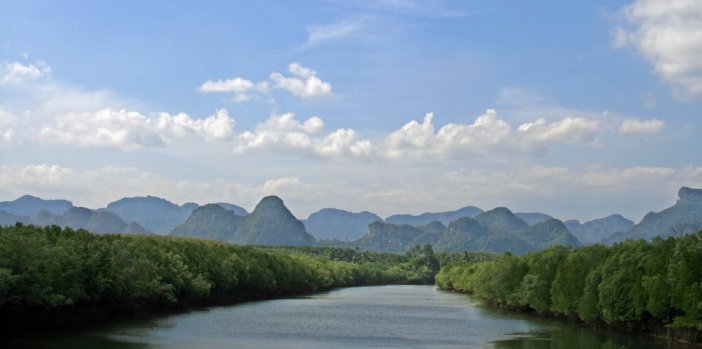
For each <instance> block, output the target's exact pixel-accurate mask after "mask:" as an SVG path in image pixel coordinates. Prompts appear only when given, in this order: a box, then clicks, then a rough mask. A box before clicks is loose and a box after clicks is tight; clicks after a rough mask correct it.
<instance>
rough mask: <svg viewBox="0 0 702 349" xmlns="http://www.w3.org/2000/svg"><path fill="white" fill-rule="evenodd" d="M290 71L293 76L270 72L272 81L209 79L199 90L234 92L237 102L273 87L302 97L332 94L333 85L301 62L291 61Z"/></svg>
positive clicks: (206, 91) (234, 99)
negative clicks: (254, 81)
mask: <svg viewBox="0 0 702 349" xmlns="http://www.w3.org/2000/svg"><path fill="white" fill-rule="evenodd" d="M288 72H290V74H291V75H292V76H284V75H283V74H281V73H279V72H273V73H271V74H270V76H269V79H270V81H261V82H258V83H253V82H252V81H251V80H247V79H243V78H240V77H236V78H232V79H226V80H208V81H205V82H203V83H202V84H201V85H200V86H199V87H198V91H200V92H205V93H223V92H224V93H233V94H234V97H233V99H232V100H233V101H234V102H235V103H241V102H246V101H248V100H251V98H252V97H253V96H255V95H257V94H258V95H261V94H264V95H265V94H267V93H270V91H271V88H276V89H283V90H287V91H289V92H290V93H292V94H293V95H295V96H297V97H300V98H310V97H320V96H328V95H331V94H332V85H331V84H330V83H328V82H325V81H322V80H321V79H320V78H318V77H317V72H315V71H314V70H312V69H310V68H308V67H305V66H302V65H301V64H300V63H295V62H293V63H290V65H288Z"/></svg>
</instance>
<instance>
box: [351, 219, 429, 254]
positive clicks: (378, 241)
mask: <svg viewBox="0 0 702 349" xmlns="http://www.w3.org/2000/svg"><path fill="white" fill-rule="evenodd" d="M425 233H426V232H425V231H424V230H423V229H421V228H418V227H415V226H412V225H409V224H391V223H383V222H381V221H376V222H373V223H371V224H370V225H369V226H368V233H367V234H366V235H364V236H363V237H362V238H360V239H359V240H358V241H357V244H358V245H359V246H361V247H363V248H366V249H369V250H375V251H388V252H404V251H405V250H406V249H408V248H409V247H410V246H411V245H410V244H411V243H412V241H413V240H414V239H416V238H418V237H419V236H420V235H423V234H425Z"/></svg>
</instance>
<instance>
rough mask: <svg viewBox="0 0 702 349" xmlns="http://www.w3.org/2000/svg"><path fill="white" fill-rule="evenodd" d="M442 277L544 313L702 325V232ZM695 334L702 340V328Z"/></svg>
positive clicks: (521, 259) (474, 266)
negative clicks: (701, 333) (700, 332)
mask: <svg viewBox="0 0 702 349" xmlns="http://www.w3.org/2000/svg"><path fill="white" fill-rule="evenodd" d="M436 282H437V285H438V286H439V287H441V288H443V289H449V290H456V291H459V292H465V293H472V294H475V295H477V296H480V297H481V298H483V299H486V300H488V301H489V302H492V303H495V304H498V305H501V306H506V307H511V308H517V309H522V310H533V311H535V312H537V313H539V314H544V315H555V316H562V317H568V318H572V319H578V320H581V321H583V322H592V323H599V324H603V325H606V326H611V327H617V328H625V329H630V330H642V331H655V330H661V329H663V327H662V326H661V325H664V324H668V325H670V326H669V327H673V328H692V329H696V330H697V331H702V232H699V233H697V234H692V235H686V236H683V237H679V238H668V239H665V240H663V239H660V238H659V239H655V240H653V241H652V242H646V241H644V240H637V241H634V240H628V241H625V242H622V243H618V244H615V245H613V246H611V247H607V246H603V245H592V246H586V247H580V248H577V249H574V250H572V249H570V248H566V247H562V246H555V247H551V248H548V249H545V250H542V251H539V252H535V253H530V254H527V255H524V256H512V255H510V254H505V255H503V256H501V257H499V258H497V259H496V260H494V261H490V262H479V263H470V262H457V263H453V264H451V265H449V266H447V267H445V268H443V269H442V270H441V272H440V273H439V274H438V275H437V277H436ZM693 332H694V331H693ZM694 335H695V336H698V337H697V338H696V340H700V338H699V332H697V333H695V334H694Z"/></svg>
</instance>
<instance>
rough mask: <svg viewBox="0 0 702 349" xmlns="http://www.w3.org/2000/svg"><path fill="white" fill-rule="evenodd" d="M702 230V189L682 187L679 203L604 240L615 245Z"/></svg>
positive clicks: (679, 192)
mask: <svg viewBox="0 0 702 349" xmlns="http://www.w3.org/2000/svg"><path fill="white" fill-rule="evenodd" d="M701 229H702V189H692V188H688V187H682V188H680V190H678V201H677V202H675V204H674V205H673V206H671V207H668V208H666V209H664V210H662V211H660V212H649V213H647V214H646V215H645V216H644V217H643V219H642V220H641V222H639V223H638V224H636V225H634V226H633V227H632V228H631V229H629V230H626V231H622V232H619V233H617V234H614V235H612V236H610V237H608V238H607V239H605V240H604V242H606V243H609V244H611V243H615V242H620V241H624V240H626V239H646V240H650V239H652V238H654V237H657V236H658V237H662V238H665V237H669V236H679V235H684V234H690V233H695V232H697V231H699V230H701Z"/></svg>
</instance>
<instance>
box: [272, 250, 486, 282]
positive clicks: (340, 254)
mask: <svg viewBox="0 0 702 349" xmlns="http://www.w3.org/2000/svg"><path fill="white" fill-rule="evenodd" d="M262 248H264V249H267V250H274V251H286V252H289V253H296V254H305V255H310V256H315V257H320V258H323V259H324V260H331V261H342V262H351V263H355V264H362V265H363V264H368V263H370V264H372V265H375V266H376V267H379V268H380V269H382V270H390V271H395V272H399V273H400V274H402V275H404V276H405V282H403V283H408V284H434V282H435V281H434V279H435V277H436V274H437V273H438V272H439V270H440V269H441V267H443V266H446V265H449V264H450V263H454V262H483V261H491V260H494V259H495V258H497V256H498V255H497V254H494V253H489V252H467V251H463V252H438V253H435V252H434V249H433V247H432V245H430V244H425V245H415V246H413V247H412V248H410V249H409V250H408V251H407V252H406V253H404V254H399V253H391V252H370V251H367V250H361V249H358V248H346V247H312V246H295V247H278V246H275V247H262Z"/></svg>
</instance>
